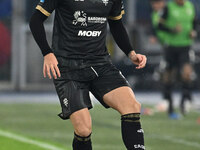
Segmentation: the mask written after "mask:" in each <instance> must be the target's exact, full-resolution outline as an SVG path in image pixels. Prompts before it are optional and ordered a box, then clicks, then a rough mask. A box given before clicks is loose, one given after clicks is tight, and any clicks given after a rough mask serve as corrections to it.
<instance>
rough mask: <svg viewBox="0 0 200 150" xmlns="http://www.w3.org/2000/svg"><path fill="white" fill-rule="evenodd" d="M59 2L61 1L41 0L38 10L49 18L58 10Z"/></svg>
mask: <svg viewBox="0 0 200 150" xmlns="http://www.w3.org/2000/svg"><path fill="white" fill-rule="evenodd" d="M58 1H59V0H40V2H39V4H38V5H37V7H36V9H37V10H39V11H40V12H41V13H43V14H44V15H45V16H47V17H48V16H50V15H51V13H52V12H53V11H54V10H55V9H56V8H57V6H58Z"/></svg>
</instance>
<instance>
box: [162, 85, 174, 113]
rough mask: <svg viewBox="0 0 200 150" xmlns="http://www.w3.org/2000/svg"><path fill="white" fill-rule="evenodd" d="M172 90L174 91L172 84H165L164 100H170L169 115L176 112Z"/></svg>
mask: <svg viewBox="0 0 200 150" xmlns="http://www.w3.org/2000/svg"><path fill="white" fill-rule="evenodd" d="M171 89H172V85H171V84H164V89H163V98H164V99H166V100H168V102H169V108H168V113H169V114H171V113H173V112H174V107H173V101H172V92H171Z"/></svg>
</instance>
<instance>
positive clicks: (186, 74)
mask: <svg viewBox="0 0 200 150" xmlns="http://www.w3.org/2000/svg"><path fill="white" fill-rule="evenodd" d="M192 72H193V68H192V66H191V65H190V64H185V65H184V66H183V69H182V78H183V80H185V81H190V80H191V74H192Z"/></svg>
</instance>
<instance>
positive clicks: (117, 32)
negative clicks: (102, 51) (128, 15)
mask: <svg viewBox="0 0 200 150" xmlns="http://www.w3.org/2000/svg"><path fill="white" fill-rule="evenodd" d="M108 23H109V26H110V31H111V34H112V35H113V38H114V40H115V41H116V43H117V45H118V46H119V48H120V49H121V50H122V51H123V52H124V53H125V54H126V55H127V56H128V57H129V58H130V59H131V61H132V62H133V63H134V64H135V65H137V67H136V69H142V68H144V67H145V66H146V62H147V58H146V56H145V55H142V54H136V52H135V51H134V50H133V48H132V46H131V43H130V40H129V37H128V34H127V31H126V29H125V27H124V25H123V23H122V20H121V18H120V19H118V20H111V19H108Z"/></svg>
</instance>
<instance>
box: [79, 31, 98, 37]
mask: <svg viewBox="0 0 200 150" xmlns="http://www.w3.org/2000/svg"><path fill="white" fill-rule="evenodd" d="M100 35H101V31H83V30H79V32H78V36H83V37H84V36H86V37H99V36H100Z"/></svg>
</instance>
